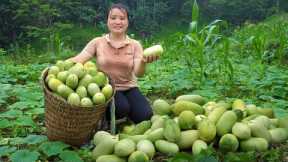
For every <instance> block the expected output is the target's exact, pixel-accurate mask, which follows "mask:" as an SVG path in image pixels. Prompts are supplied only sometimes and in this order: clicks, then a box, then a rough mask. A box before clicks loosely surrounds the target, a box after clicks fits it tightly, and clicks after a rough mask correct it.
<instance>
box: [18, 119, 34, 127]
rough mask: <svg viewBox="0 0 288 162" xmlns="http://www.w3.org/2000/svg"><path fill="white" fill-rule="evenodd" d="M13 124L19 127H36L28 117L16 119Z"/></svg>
mask: <svg viewBox="0 0 288 162" xmlns="http://www.w3.org/2000/svg"><path fill="white" fill-rule="evenodd" d="M15 123H16V124H17V125H19V126H31V127H36V126H37V125H36V124H35V122H34V121H33V119H32V118H31V117H30V116H22V117H19V118H17V120H16V121H15Z"/></svg>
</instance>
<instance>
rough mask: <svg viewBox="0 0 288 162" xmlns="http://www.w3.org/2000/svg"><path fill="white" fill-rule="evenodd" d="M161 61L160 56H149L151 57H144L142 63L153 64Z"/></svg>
mask: <svg viewBox="0 0 288 162" xmlns="http://www.w3.org/2000/svg"><path fill="white" fill-rule="evenodd" d="M158 59H159V56H158V55H149V56H143V58H142V62H144V63H151V62H154V61H156V60H158Z"/></svg>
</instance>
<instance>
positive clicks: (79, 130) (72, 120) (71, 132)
mask: <svg viewBox="0 0 288 162" xmlns="http://www.w3.org/2000/svg"><path fill="white" fill-rule="evenodd" d="M47 74H48V69H45V70H44V71H43V73H42V77H41V84H42V87H43V91H44V99H45V100H44V105H45V126H46V130H47V132H46V134H47V137H48V139H49V140H57V141H63V142H65V143H67V144H70V145H73V146H81V145H82V144H85V143H86V142H88V141H89V140H90V139H91V137H92V136H93V134H94V133H95V132H96V127H97V123H98V121H100V120H101V119H102V118H103V116H104V114H105V111H106V108H107V106H108V103H109V102H110V100H111V99H112V97H113V96H114V94H115V91H114V93H113V96H112V97H111V98H110V100H108V101H107V102H106V103H105V104H103V105H97V106H94V107H92V108H88V107H80V106H75V105H71V104H69V103H68V102H67V101H66V100H64V99H63V98H61V97H60V96H57V95H56V94H55V93H53V92H51V90H50V89H49V88H48V86H47V85H46V83H45V78H46V76H47ZM110 84H111V83H110ZM111 85H112V87H113V89H114V85H113V84H111Z"/></svg>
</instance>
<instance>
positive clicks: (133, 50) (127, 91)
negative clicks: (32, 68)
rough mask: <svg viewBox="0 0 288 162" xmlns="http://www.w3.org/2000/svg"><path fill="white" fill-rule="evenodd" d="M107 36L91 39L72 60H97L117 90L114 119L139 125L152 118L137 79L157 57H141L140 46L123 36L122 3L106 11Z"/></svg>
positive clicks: (124, 13) (125, 13)
mask: <svg viewBox="0 0 288 162" xmlns="http://www.w3.org/2000/svg"><path fill="white" fill-rule="evenodd" d="M107 26H108V29H109V31H110V32H109V34H106V35H104V36H102V37H96V38H94V39H93V40H91V41H90V42H89V43H88V44H87V45H86V47H85V48H84V49H83V50H82V51H81V53H80V54H78V55H77V56H75V57H73V58H71V60H72V61H74V62H80V63H85V62H86V61H88V60H89V59H91V58H92V57H96V60H97V65H98V68H99V69H100V70H102V71H104V72H105V73H106V74H108V75H109V77H110V78H111V79H112V80H113V81H114V83H115V87H116V94H115V107H116V112H115V113H116V118H123V117H125V116H128V117H129V118H130V119H131V120H132V121H133V122H135V123H139V122H141V121H143V120H148V119H150V117H151V116H152V109H151V107H150V105H149V103H148V101H147V100H146V98H145V97H144V96H143V95H142V94H141V92H140V91H139V89H138V87H137V78H136V77H138V76H142V75H143V74H144V72H145V66H146V64H147V63H151V62H153V61H155V60H157V59H158V56H153V55H152V56H148V57H145V56H143V48H142V46H141V44H140V43H139V42H138V41H136V40H134V39H131V38H129V37H128V36H127V35H126V32H127V28H128V10H127V8H126V7H125V6H124V5H122V4H113V5H112V6H111V8H110V9H109V11H108V17H107Z"/></svg>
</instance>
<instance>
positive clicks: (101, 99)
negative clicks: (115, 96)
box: [93, 92, 106, 105]
mask: <svg viewBox="0 0 288 162" xmlns="http://www.w3.org/2000/svg"><path fill="white" fill-rule="evenodd" d="M105 102H106V99H105V96H104V95H103V93H101V92H97V93H96V94H95V95H94V96H93V103H95V104H96V105H101V104H104V103H105Z"/></svg>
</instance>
